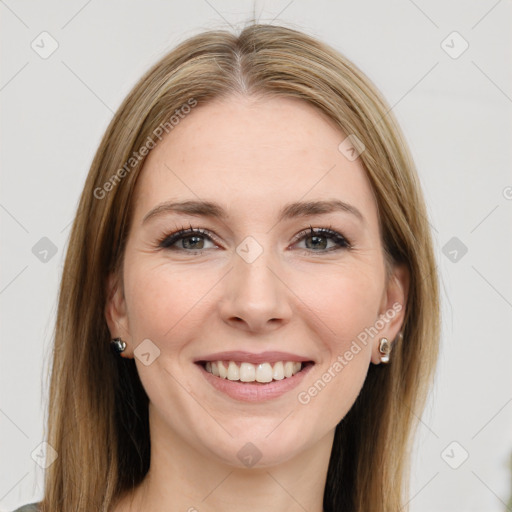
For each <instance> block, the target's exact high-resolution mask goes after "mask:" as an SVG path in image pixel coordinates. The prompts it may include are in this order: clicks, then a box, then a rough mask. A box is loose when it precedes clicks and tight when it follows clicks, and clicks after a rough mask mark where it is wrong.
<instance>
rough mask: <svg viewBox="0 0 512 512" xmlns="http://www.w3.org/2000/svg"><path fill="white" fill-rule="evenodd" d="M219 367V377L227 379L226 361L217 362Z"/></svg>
mask: <svg viewBox="0 0 512 512" xmlns="http://www.w3.org/2000/svg"><path fill="white" fill-rule="evenodd" d="M217 368H218V369H219V377H221V378H222V379H225V378H226V377H227V376H228V370H227V368H226V367H225V366H224V363H223V362H222V361H219V362H218V363H217Z"/></svg>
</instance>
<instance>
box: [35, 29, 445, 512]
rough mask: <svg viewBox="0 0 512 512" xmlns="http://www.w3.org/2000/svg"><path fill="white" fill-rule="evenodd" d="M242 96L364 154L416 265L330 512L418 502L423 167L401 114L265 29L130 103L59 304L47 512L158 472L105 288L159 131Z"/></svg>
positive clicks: (425, 348) (432, 347) (427, 335)
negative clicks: (267, 103)
mask: <svg viewBox="0 0 512 512" xmlns="http://www.w3.org/2000/svg"><path fill="white" fill-rule="evenodd" d="M233 94H242V95H253V96H259V97H279V96H281V97H294V98H299V99H302V100H303V101H306V102H308V103H310V104H312V105H313V106H315V107H316V108H317V109H319V110H320V111H321V112H323V113H324V114H325V115H327V116H328V117H329V118H330V119H332V120H333V121H334V123H336V125H337V126H339V128H340V130H342V131H343V132H344V133H345V134H351V135H355V136H356V137H357V138H358V139H359V140H360V141H361V142H362V143H363V144H364V146H365V148H366V149H365V151H364V152H363V153H361V155H360V158H361V160H362V163H363V164H364V167H365V168H366V171H367V174H368V178H369V180H370V183H371V185H372V188H373V192H374V194H375V197H376V200H377V204H378V210H379V216H380V223H381V232H382V237H383V244H384V249H385V251H386V254H387V257H388V259H389V261H391V262H392V263H404V264H406V265H407V267H408V269H409V272H410V283H409V295H408V302H407V305H406V315H405V320H404V325H403V328H402V332H403V339H402V340H397V342H396V343H395V346H394V348H393V357H392V362H391V363H390V364H389V365H386V366H384V365H378V366H375V365H370V369H369V373H368V375H367V378H366V381H365V384H364V386H363V389H362V391H361V393H360V395H359V397H358V398H357V400H356V402H355V404H354V406H353V407H352V408H351V410H350V411H349V413H348V414H347V415H346V417H345V418H343V420H342V421H341V422H340V424H339V425H338V426H337V428H336V433H335V439H334V444H333V449H332V453H331V459H330V463H329V469H328V475H327V484H326V488H325V493H324V506H325V510H327V511H338V510H340V511H341V510H353V511H359V512H363V511H365V512H366V511H368V510H372V511H388V512H391V511H392V512H396V510H398V509H400V507H402V506H403V504H404V503H405V501H406V499H405V496H406V490H407V489H406V487H407V481H408V471H407V469H408V450H409V448H410V442H411V433H412V431H413V430H414V425H415V422H414V419H415V417H416V416H419V415H420V414H421V412H422V409H423V406H424V401H425V397H426V393H427V390H428V387H429V385H430V383H431V380H432V375H433V370H434V367H435V362H436V359H437V351H438V338H439V304H438V282H437V273H436V265H435V260H434V255H433V249H432V241H431V235H430V228H429V223H428V220H427V212H426V208H425V205H424V201H423V196H422V192H421V188H420V185H419V181H418V178H417V175H416V170H415V167H414V163H413V161H412V159H411V157H410V155H409V152H408V150H407V145H406V143H405V140H404V138H403V136H402V134H401V131H400V129H399V127H398V125H397V123H396V121H395V119H394V117H393V114H392V112H391V111H390V108H389V106H388V105H387V104H386V102H385V101H384V100H383V98H382V97H381V96H380V94H379V93H378V92H377V90H376V89H375V87H374V86H373V85H372V83H371V82H370V80H369V79H368V78H367V77H366V76H365V75H364V74H363V73H362V72H361V71H360V70H359V69H358V68H357V67H356V66H355V65H354V64H353V63H351V62H350V61H349V60H348V59H346V58H345V57H344V56H342V55H340V54H339V53H338V52H337V51H335V50H334V49H332V48H330V47H329V46H327V45H325V44H323V43H321V42H319V41H317V40H315V39H314V38H312V37H310V36H308V35H305V34H303V33H301V32H299V31H296V30H292V29H289V28H284V27H279V26H274V25H260V24H253V25H250V26H248V27H246V28H245V29H244V30H243V31H242V32H241V33H240V35H238V36H237V35H234V34H232V33H230V32H227V31H223V30H215V31H209V32H205V33H202V34H199V35H197V36H194V37H192V38H190V39H188V40H187V41H185V42H183V43H182V44H181V45H179V46H178V47H177V48H175V49H174V50H173V51H172V52H170V53H169V54H168V55H166V56H165V57H164V58H163V59H161V60H160V61H159V62H158V63H157V64H156V65H154V66H153V67H152V68H151V69H150V70H149V71H148V72H147V73H146V74H145V76H144V77H143V78H142V79H141V80H140V81H139V82H138V83H137V84H136V85H135V87H134V88H133V90H132V91H131V92H130V93H129V95H128V96H127V98H126V99H125V100H124V102H123V103H122V105H121V106H120V108H119V109H118V111H117V112H116V114H115V116H114V118H113V119H112V121H111V123H110V125H109V127H108V128H107V131H106V133H105V135H104V137H103V140H102V141H101V144H100V146H99V148H98V151H97V153H96V155H95V157H94V160H93V162H92V165H91V169H90V171H89V174H88V177H87V181H86V183H85V187H84V190H83V193H82V196H81V199H80V203H79V206H78V211H77V214H76V218H75V221H74V224H73V228H72V232H71V237H70V242H69V247H68V251H67V256H66V261H65V265H64V270H63V276H62V283H61V288H60V295H59V306H58V314H57V323H56V332H55V349H54V354H53V366H52V375H51V385H50V404H49V418H48V442H49V443H50V444H51V445H52V446H53V448H54V449H55V450H56V451H57V452H58V458H57V459H56V461H55V462H54V463H53V464H52V465H51V466H50V467H49V468H48V470H47V473H46V481H45V495H44V499H43V501H42V504H41V505H42V510H43V511H44V512H57V511H64V512H70V511H73V512H82V511H83V512H86V511H87V512H90V511H91V510H97V511H103V512H107V511H108V510H109V509H111V507H112V505H113V504H114V503H115V502H116V500H117V499H118V498H119V497H120V496H121V495H122V494H123V493H125V492H127V491H128V490H130V489H132V488H133V487H134V486H136V485H137V484H139V483H140V482H141V481H142V480H143V478H144V477H145V475H146V473H147V471H148V468H149V461H150V439H149V425H148V397H147V395H146V393H145V391H144V389H143V387H142V385H141V382H140V380H139V377H138V374H137V370H136V367H135V363H134V360H133V359H124V358H119V357H115V355H114V354H113V353H112V352H111V350H110V348H109V345H110V344H109V340H110V334H109V331H108V328H107V324H106V321H105V313H104V310H105V304H106V301H107V281H108V277H109V275H110V274H111V273H112V272H116V271H119V270H120V268H121V265H122V259H123V251H124V246H125V242H126V237H127V234H128V230H129V226H130V216H131V212H132V209H133V208H132V207H133V205H132V202H133V196H134V188H135V184H136V181H137V176H138V175H139V173H140V170H141V168H142V166H143V164H144V159H145V156H144V155H142V156H141V153H142V151H141V148H142V147H143V146H145V145H146V146H147V145H148V144H149V142H148V141H149V140H150V139H151V140H152V141H154V142H156V143H157V142H158V140H157V139H158V137H157V135H156V134H157V133H159V132H158V129H159V127H160V129H161V127H166V130H165V131H168V130H171V129H172V127H171V125H172V123H170V122H169V119H170V118H171V117H172V116H173V114H174V113H175V112H176V110H177V109H181V108H182V106H183V105H187V104H188V105H191V104H194V105H198V106H200V105H202V104H205V103H208V102H209V101H211V100H212V99H214V98H221V97H229V96H230V95H233ZM194 102H195V103H194ZM195 108H199V107H195ZM134 155H135V156H134Z"/></svg>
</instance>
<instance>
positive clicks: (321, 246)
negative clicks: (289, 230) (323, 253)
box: [306, 235, 326, 249]
mask: <svg viewBox="0 0 512 512" xmlns="http://www.w3.org/2000/svg"><path fill="white" fill-rule="evenodd" d="M310 239H311V240H312V241H313V240H314V242H313V244H312V245H313V247H320V248H321V249H325V248H326V243H325V240H326V239H325V237H323V236H317V235H314V236H311V237H310ZM307 240H308V239H306V245H308V244H307ZM319 240H320V241H322V240H323V242H324V243H321V242H320V243H318V242H319ZM308 249H311V247H308Z"/></svg>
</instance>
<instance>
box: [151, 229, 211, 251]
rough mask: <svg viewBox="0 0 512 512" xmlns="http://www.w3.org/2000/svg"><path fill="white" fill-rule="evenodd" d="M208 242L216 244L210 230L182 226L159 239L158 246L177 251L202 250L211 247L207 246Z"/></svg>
mask: <svg viewBox="0 0 512 512" xmlns="http://www.w3.org/2000/svg"><path fill="white" fill-rule="evenodd" d="M206 242H211V243H212V244H214V242H213V240H212V238H211V237H210V236H209V235H208V232H207V231H205V230H203V229H199V228H193V227H192V226H190V228H188V229H184V228H182V229H180V230H178V231H175V232H174V233H171V234H169V235H165V236H164V237H163V238H162V239H160V240H159V242H158V247H161V248H162V249H170V250H177V251H180V250H181V251H194V250H195V251H202V250H205V249H209V247H205V243H206Z"/></svg>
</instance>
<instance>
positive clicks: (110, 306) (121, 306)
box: [105, 272, 133, 357]
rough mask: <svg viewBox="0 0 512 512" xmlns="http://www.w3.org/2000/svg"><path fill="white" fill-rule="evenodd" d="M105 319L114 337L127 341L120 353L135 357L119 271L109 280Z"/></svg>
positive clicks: (123, 355) (124, 355)
mask: <svg viewBox="0 0 512 512" xmlns="http://www.w3.org/2000/svg"><path fill="white" fill-rule="evenodd" d="M105 319H106V321H107V325H108V329H109V331H110V336H111V338H112V339H114V338H121V339H122V340H123V341H125V342H126V345H127V346H126V349H125V351H124V352H122V353H121V354H120V355H121V356H122V357H133V344H132V339H131V336H130V329H129V325H128V315H127V310H126V301H125V298H124V289H123V283H122V279H121V278H120V276H119V275H118V274H117V273H114V272H113V273H111V274H110V275H109V277H108V281H107V302H106V304H105Z"/></svg>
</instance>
